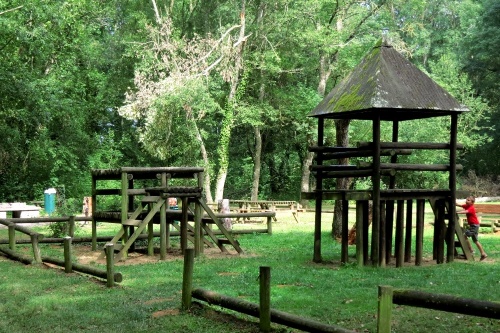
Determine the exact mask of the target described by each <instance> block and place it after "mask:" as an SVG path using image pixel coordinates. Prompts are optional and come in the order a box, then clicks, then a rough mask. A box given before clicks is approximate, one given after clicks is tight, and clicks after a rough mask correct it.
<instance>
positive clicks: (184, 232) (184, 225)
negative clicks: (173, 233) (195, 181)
mask: <svg viewBox="0 0 500 333" xmlns="http://www.w3.org/2000/svg"><path fill="white" fill-rule="evenodd" d="M180 223H181V251H182V253H184V251H186V249H187V241H188V198H187V197H183V198H182V217H181V221H180Z"/></svg>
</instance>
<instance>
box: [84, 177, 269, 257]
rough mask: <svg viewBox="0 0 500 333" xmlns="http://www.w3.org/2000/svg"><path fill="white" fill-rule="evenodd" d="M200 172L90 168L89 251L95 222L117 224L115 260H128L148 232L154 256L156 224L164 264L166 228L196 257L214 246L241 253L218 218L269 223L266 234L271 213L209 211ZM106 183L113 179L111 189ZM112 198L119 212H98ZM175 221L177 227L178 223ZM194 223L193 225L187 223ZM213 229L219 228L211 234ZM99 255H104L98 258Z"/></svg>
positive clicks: (167, 240)
mask: <svg viewBox="0 0 500 333" xmlns="http://www.w3.org/2000/svg"><path fill="white" fill-rule="evenodd" d="M203 171H204V169H203V168H198V167H122V168H118V169H97V170H92V200H91V202H92V249H93V250H96V248H97V223H98V222H110V223H120V224H121V225H122V228H120V231H119V232H118V233H117V234H116V235H115V237H113V239H112V240H111V241H110V243H112V244H115V245H114V246H115V256H114V261H115V262H117V261H119V260H121V259H123V258H125V257H126V256H127V252H128V251H129V250H133V249H134V242H135V241H136V240H137V239H138V238H140V237H141V236H144V235H143V234H144V232H146V233H147V240H148V249H147V250H148V254H149V255H153V254H154V248H153V238H154V237H156V235H157V234H156V233H155V232H154V225H155V224H159V226H160V232H159V238H160V258H161V259H162V260H164V259H165V258H166V255H167V249H168V248H170V236H171V231H170V230H171V228H175V229H177V231H178V235H179V236H180V247H181V251H182V252H184V251H185V249H187V248H188V242H191V243H193V244H194V249H195V254H196V255H199V254H200V253H203V250H204V247H205V246H208V247H215V246H217V247H218V248H219V249H220V250H221V251H222V252H228V250H227V249H226V246H231V247H232V248H234V249H235V250H236V251H237V252H238V253H242V252H243V250H242V249H241V247H240V245H239V242H238V241H237V240H236V239H235V238H234V235H233V233H232V232H231V230H228V229H227V228H226V227H225V226H224V224H223V223H222V221H221V219H222V218H226V217H229V218H230V217H241V218H246V217H264V218H267V219H268V228H267V232H268V233H271V226H270V224H271V219H272V218H273V217H275V213H274V212H253V213H247V214H244V213H228V214H219V213H214V212H213V211H212V209H211V208H210V207H209V205H207V203H206V202H205V200H204V199H203V197H202V180H203ZM109 181H115V183H116V181H118V186H116V187H114V188H103V186H101V185H100V184H106V185H105V186H109V184H110V182H109ZM108 195H114V196H119V197H120V199H121V210H120V211H103V210H99V209H98V207H99V201H100V199H102V197H103V196H108ZM169 198H178V199H179V201H180V202H181V209H180V210H177V209H172V207H170V203H169ZM177 222H178V223H177ZM189 222H193V223H189ZM213 226H216V227H217V229H218V230H214V229H213ZM102 257H104V253H103V254H102Z"/></svg>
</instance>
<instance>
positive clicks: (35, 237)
mask: <svg viewBox="0 0 500 333" xmlns="http://www.w3.org/2000/svg"><path fill="white" fill-rule="evenodd" d="M30 237H31V244H32V245H33V256H34V258H35V262H36V263H37V264H41V263H42V256H41V254H40V245H38V234H31V235H30Z"/></svg>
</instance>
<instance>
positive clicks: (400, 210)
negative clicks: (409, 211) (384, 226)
mask: <svg viewBox="0 0 500 333" xmlns="http://www.w3.org/2000/svg"><path fill="white" fill-rule="evenodd" d="M404 205H405V202H404V200H398V201H397V207H396V237H395V246H394V247H395V251H394V253H395V256H396V267H402V266H403V260H404V251H403V250H404V246H403V233H404V230H403V229H404Z"/></svg>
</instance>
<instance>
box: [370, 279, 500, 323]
mask: <svg viewBox="0 0 500 333" xmlns="http://www.w3.org/2000/svg"><path fill="white" fill-rule="evenodd" d="M378 293H379V303H378V322H377V332H378V333H390V332H391V317H392V305H393V304H399V305H408V306H414V307H420V308H426V309H431V310H439V311H446V312H453V313H460V314H465V315H470V316H476V317H485V318H493V319H500V303H496V302H489V301H482V300H477V299H470V298H462V297H456V296H450V295H443V294H432V293H427V292H423V291H416V290H402V289H393V288H392V287H390V286H379V292H378Z"/></svg>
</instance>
